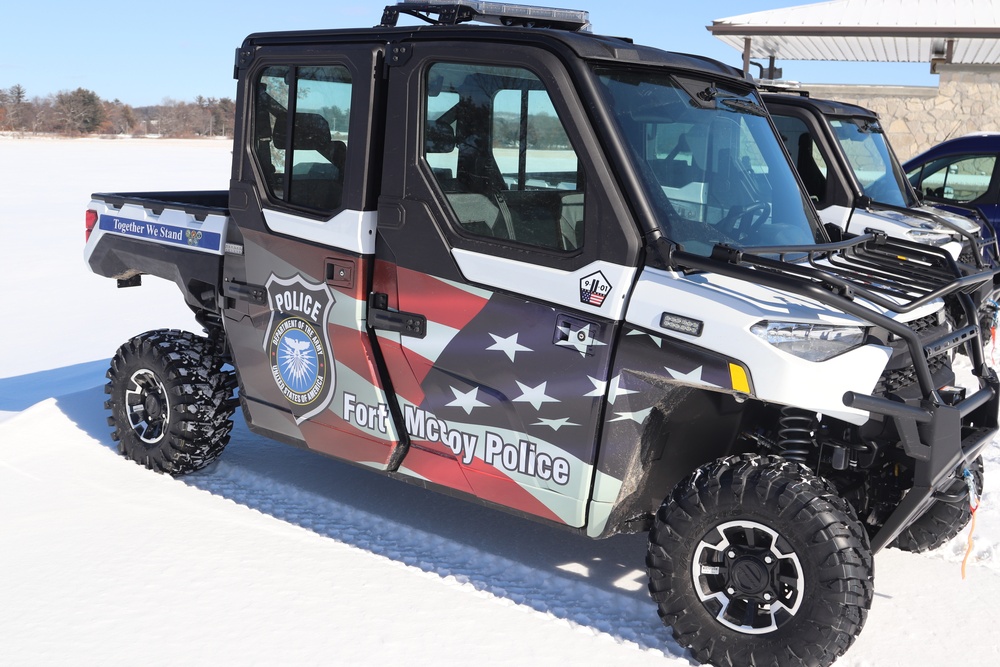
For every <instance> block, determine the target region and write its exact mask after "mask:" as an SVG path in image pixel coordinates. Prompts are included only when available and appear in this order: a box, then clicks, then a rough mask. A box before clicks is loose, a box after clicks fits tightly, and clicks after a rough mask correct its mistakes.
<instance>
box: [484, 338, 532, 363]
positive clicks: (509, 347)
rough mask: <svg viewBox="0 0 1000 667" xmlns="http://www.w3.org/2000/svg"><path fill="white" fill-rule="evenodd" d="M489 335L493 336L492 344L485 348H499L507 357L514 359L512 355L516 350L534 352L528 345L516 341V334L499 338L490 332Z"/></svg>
mask: <svg viewBox="0 0 1000 667" xmlns="http://www.w3.org/2000/svg"><path fill="white" fill-rule="evenodd" d="M490 336H492V337H493V341H494V343H493V345H490V346H489V347H488V348H486V349H487V350H499V351H500V352H503V353H504V354H506V355H507V357H508V358H509V359H510V360H511V361H514V355H515V354H517V353H518V352H534V350H532V349H531V348H530V347H525V346H524V345H520V344H519V343H518V342H517V334H516V333H515V334H514V335H513V336H507V337H506V338H501V337H500V336H498V335H496V334H493V333H491V334H490Z"/></svg>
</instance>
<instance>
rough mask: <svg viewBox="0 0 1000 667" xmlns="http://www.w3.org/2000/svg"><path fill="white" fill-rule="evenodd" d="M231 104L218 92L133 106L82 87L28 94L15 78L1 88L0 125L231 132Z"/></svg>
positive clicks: (59, 130) (20, 129) (177, 133)
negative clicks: (14, 82) (188, 100)
mask: <svg viewBox="0 0 1000 667" xmlns="http://www.w3.org/2000/svg"><path fill="white" fill-rule="evenodd" d="M235 108H236V105H235V104H234V102H233V101H232V100H231V99H229V98H227V97H223V98H221V99H216V98H214V97H202V96H200V95H199V96H198V97H196V98H195V100H194V101H193V102H181V101H176V100H170V99H166V100H164V101H163V103H162V104H158V105H155V106H146V107H132V106H130V105H128V104H125V103H123V102H121V101H120V100H117V99H116V100H111V101H108V100H102V99H101V98H100V97H99V96H98V95H97V93H95V92H93V91H90V90H87V89H85V88H77V89H76V90H72V91H67V90H64V91H61V92H59V93H56V94H54V95H47V96H45V97H37V96H36V97H32V98H30V99H29V98H28V94H27V91H26V90H25V89H24V87H23V86H21V85H20V84H15V85H13V86H11V87H10V88H6V89H5V88H0V131H3V132H15V133H31V134H41V133H50V134H61V135H65V136H82V135H89V134H116V135H133V136H144V135H151V134H152V135H159V136H165V137H231V136H232V133H233V122H234V116H235Z"/></svg>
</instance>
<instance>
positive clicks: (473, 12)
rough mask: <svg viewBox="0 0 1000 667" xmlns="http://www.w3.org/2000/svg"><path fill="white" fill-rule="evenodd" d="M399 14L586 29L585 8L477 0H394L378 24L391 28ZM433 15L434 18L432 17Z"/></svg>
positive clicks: (435, 21)
mask: <svg viewBox="0 0 1000 667" xmlns="http://www.w3.org/2000/svg"><path fill="white" fill-rule="evenodd" d="M400 14H406V15H408V16H412V17H414V18H418V19H420V20H421V21H425V22H427V23H430V24H432V25H458V24H459V23H465V22H467V21H480V22H482V23H490V24H493V25H502V26H518V27H522V28H551V29H555V30H568V31H571V32H589V31H590V18H589V16H590V15H589V14H588V13H587V12H585V11H579V10H575V9H556V8H552V7H536V6H533V5H514V4H509V3H506V2H483V1H481V0H438V1H437V2H398V3H396V4H395V5H387V6H386V8H385V9H384V10H383V12H382V21H381V23H380V24H379V27H381V28H394V27H395V26H396V22H397V21H398V20H399V15H400ZM435 16H436V17H437V18H434V17H435Z"/></svg>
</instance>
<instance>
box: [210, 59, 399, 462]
mask: <svg viewBox="0 0 1000 667" xmlns="http://www.w3.org/2000/svg"><path fill="white" fill-rule="evenodd" d="M375 62H376V51H375V50H373V49H371V48H365V47H346V48H340V49H338V52H337V54H336V55H334V56H324V57H322V58H320V57H319V56H316V55H308V54H307V55H303V50H302V49H290V50H288V51H283V50H282V49H280V48H275V49H271V50H268V49H264V50H263V51H261V52H260V53H259V54H258V55H257V56H256V57H255V58H254V60H253V61H252V62H250V63H249V64H245V71H244V72H242V73H241V79H240V80H241V83H242V85H243V87H242V91H241V92H242V95H243V100H242V106H243V107H244V108H247V109H248V110H249V113H248V114H246V124H245V126H244V127H243V133H244V137H245V139H244V141H242V142H241V141H239V140H237V141H236V143H235V145H236V146H237V147H239V146H241V145H246V146H248V150H247V153H246V155H245V156H244V159H243V160H242V163H241V165H240V169H239V173H238V179H234V184H233V190H232V195H231V202H230V209H231V212H232V216H233V220H234V222H235V223H236V225H237V227H238V229H239V231H240V233H241V234H242V244H241V245H240V246H239V247H237V248H231V249H229V250H227V255H226V260H225V268H224V273H225V276H224V280H225V282H224V288H225V289H224V294H225V296H226V305H227V308H226V310H225V327H226V333H227V335H228V338H229V342H230V348H231V349H232V352H233V355H234V356H235V359H236V366H237V369H238V371H239V377H240V381H241V398H242V399H243V403H244V405H245V406H246V409H247V410H248V412H249V413H250V417H251V419H250V423H251V427H252V428H253V429H255V430H257V431H260V432H264V433H267V434H268V435H271V436H273V437H277V438H279V439H283V440H288V441H292V442H294V443H298V444H305V445H306V446H308V447H310V448H312V449H316V450H318V451H322V452H324V453H327V454H331V455H334V456H337V457H340V458H344V459H347V460H350V461H354V462H357V463H362V464H365V465H369V466H371V467H374V468H378V469H385V468H386V467H387V466H389V464H390V461H391V459H392V456H393V453H394V452H399V451H400V450H399V449H398V445H399V434H398V431H397V428H396V423H397V422H398V420H397V419H394V418H393V416H392V415H391V414H390V413H389V405H390V402H389V401H388V400H387V396H386V393H385V390H384V388H383V386H384V382H383V378H382V375H381V372H380V370H379V367H378V364H377V361H376V355H375V351H374V347H373V345H372V340H371V337H370V335H369V332H368V330H367V328H366V326H365V317H366V309H367V296H368V293H369V290H370V284H369V281H370V275H371V268H372V263H373V260H374V246H375V242H374V226H375V212H374V211H372V210H365V209H366V208H368V207H367V206H366V201H365V199H366V194H365V193H366V191H367V185H368V181H369V178H368V174H367V165H368V160H369V156H368V153H369V151H370V146H369V137H370V136H371V133H370V130H369V128H370V123H371V121H370V117H369V111H368V110H369V109H370V108H372V106H374V105H373V99H374V95H375V91H374V90H373V89H372V86H373V83H372V76H371V72H372V71H373V68H374V66H375Z"/></svg>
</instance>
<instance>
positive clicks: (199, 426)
mask: <svg viewBox="0 0 1000 667" xmlns="http://www.w3.org/2000/svg"><path fill="white" fill-rule="evenodd" d="M222 365H223V361H222V358H221V355H220V354H219V351H218V350H217V349H216V345H215V344H214V342H213V341H210V340H209V339H207V338H204V337H201V336H196V335H194V334H192V333H188V332H186V331H177V330H166V329H163V330H157V331H148V332H146V333H144V334H140V335H138V336H136V337H135V338H133V339H132V340H130V341H128V342H127V343H125V344H124V345H122V346H121V347H120V348H118V352H117V353H116V354H115V356H114V358H112V360H111V367H110V368H109V369H108V373H107V378H108V384H107V385H106V386H105V387H104V391H105V393H106V394H109V396H110V397H109V398H108V400H107V401H106V402H105V403H104V407H105V408H107V409H109V410H111V416H110V417H109V418H108V425H109V426H112V427H114V430H113V431H112V433H111V437H112V438H114V439H115V440H116V441H117V442H118V451H119V452H121V453H122V454H123V455H124V456H126V457H127V458H129V459H132V460H133V461H135V462H136V463H139V464H141V465H144V466H146V467H147V468H149V469H151V470H155V471H157V472H165V473H168V474H170V475H183V474H186V473H190V472H194V471H195V470H199V469H201V468H204V467H205V466H207V465H208V464H209V463H211V462H212V461H214V460H215V459H217V458H218V457H219V455H220V454H221V453H222V450H223V448H225V446H226V444H227V443H228V442H229V434H230V432H231V431H232V428H233V422H232V419H231V417H232V415H233V411H234V410H235V409H236V404H237V403H236V399H235V398H234V397H233V392H234V389H235V387H236V380H235V377H234V374H233V372H232V371H224V370H222Z"/></svg>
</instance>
